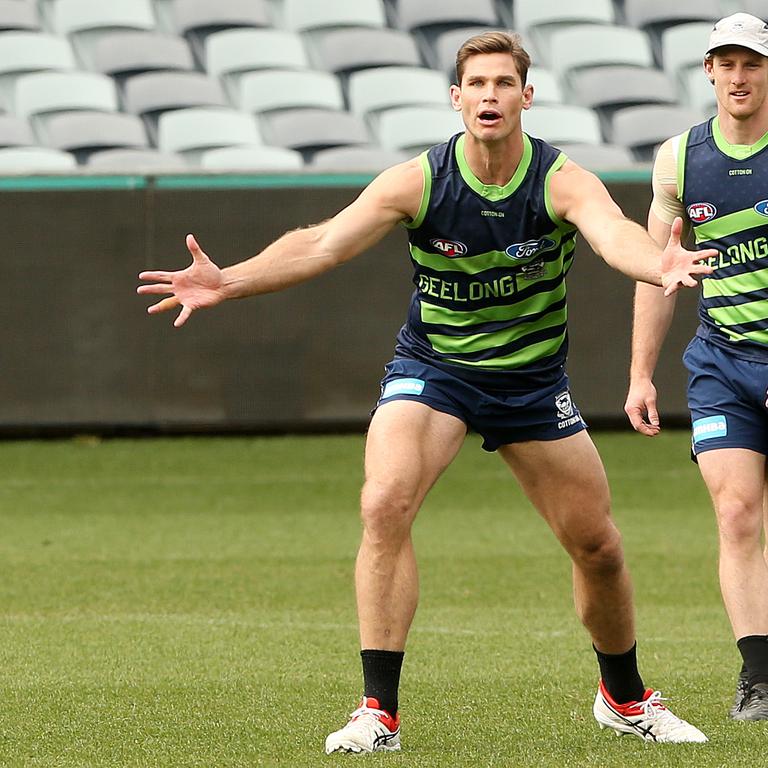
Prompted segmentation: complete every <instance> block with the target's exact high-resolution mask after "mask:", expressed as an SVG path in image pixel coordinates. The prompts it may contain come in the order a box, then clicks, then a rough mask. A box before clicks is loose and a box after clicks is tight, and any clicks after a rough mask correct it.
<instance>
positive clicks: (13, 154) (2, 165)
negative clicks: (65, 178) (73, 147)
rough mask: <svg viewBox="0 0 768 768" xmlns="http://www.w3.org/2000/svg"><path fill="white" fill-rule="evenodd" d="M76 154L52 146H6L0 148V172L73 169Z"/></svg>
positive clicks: (18, 172) (24, 172)
mask: <svg viewBox="0 0 768 768" xmlns="http://www.w3.org/2000/svg"><path fill="white" fill-rule="evenodd" d="M76 167H77V160H76V159H75V156H74V155H72V154H70V153H69V152H64V151H62V150H58V149H51V148H50V147H6V148H3V149H0V174H4V175H7V174H24V175H26V174H30V173H49V172H62V171H64V172H66V171H72V170H74V169H75V168H76Z"/></svg>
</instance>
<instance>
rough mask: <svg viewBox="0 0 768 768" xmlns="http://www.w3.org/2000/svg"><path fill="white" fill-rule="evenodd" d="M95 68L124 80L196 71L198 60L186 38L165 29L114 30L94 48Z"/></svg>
mask: <svg viewBox="0 0 768 768" xmlns="http://www.w3.org/2000/svg"><path fill="white" fill-rule="evenodd" d="M90 65H91V68H92V69H94V70H95V71H96V72H102V73H103V74H105V75H110V76H111V77H114V78H115V79H116V80H117V81H118V82H122V81H123V80H124V79H125V78H126V77H130V76H131V75H138V74H141V73H142V72H155V71H174V70H178V71H187V72H189V71H192V70H194V69H195V62H194V59H193V58H192V51H191V50H190V48H189V45H188V44H187V41H186V40H185V39H184V38H183V37H178V36H176V35H170V34H167V33H164V32H137V31H130V32H110V33H107V34H104V35H101V36H100V37H99V39H98V40H97V41H96V42H95V44H94V46H93V49H92V51H91V61H90Z"/></svg>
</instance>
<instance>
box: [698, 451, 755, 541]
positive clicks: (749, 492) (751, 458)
mask: <svg viewBox="0 0 768 768" xmlns="http://www.w3.org/2000/svg"><path fill="white" fill-rule="evenodd" d="M696 460H697V462H698V464H699V469H700V471H701V476H702V477H703V478H704V483H705V484H706V486H707V490H708V491H709V494H710V496H711V497H712V502H713V504H714V507H715V512H716V513H717V516H718V519H720V520H721V522H722V520H723V518H724V517H725V516H732V515H737V516H741V517H743V518H745V519H744V521H743V524H744V525H746V526H747V527H749V528H752V529H754V531H755V532H756V533H758V532H759V531H760V528H761V524H762V520H763V499H764V492H765V469H766V464H765V456H763V455H762V454H761V453H757V452H755V451H751V450H748V449H746V448H722V449H720V450H715V451H705V452H703V453H699V454H698V455H697V456H696Z"/></svg>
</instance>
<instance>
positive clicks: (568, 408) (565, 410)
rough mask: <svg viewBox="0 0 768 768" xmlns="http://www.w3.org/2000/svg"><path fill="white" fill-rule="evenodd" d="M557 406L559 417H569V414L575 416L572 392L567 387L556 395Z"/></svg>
mask: <svg viewBox="0 0 768 768" xmlns="http://www.w3.org/2000/svg"><path fill="white" fill-rule="evenodd" d="M555 408H557V418H558V419H567V418H568V417H569V416H573V403H572V402H571V393H570V392H569V391H568V390H567V389H566V390H565V392H561V393H560V394H559V395H557V396H556V397H555Z"/></svg>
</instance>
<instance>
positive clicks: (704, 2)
mask: <svg viewBox="0 0 768 768" xmlns="http://www.w3.org/2000/svg"><path fill="white" fill-rule="evenodd" d="M766 11H768V6H765V4H763V13H766ZM624 13H625V15H626V18H627V21H628V22H629V23H630V24H631V25H632V26H634V27H637V28H638V29H641V30H643V31H644V32H646V33H647V34H648V35H649V36H650V39H651V41H652V44H653V51H654V55H655V58H656V62H657V63H658V64H659V65H661V63H662V57H663V45H662V36H663V33H664V31H665V30H666V29H668V28H671V27H673V26H675V25H678V24H686V23H691V22H706V23H709V25H710V29H711V26H712V24H713V23H714V22H715V21H717V20H718V19H719V18H720V17H721V16H723V15H725V14H723V13H722V9H721V7H720V1H719V0H676V1H675V2H674V3H672V2H669V0H624ZM702 55H703V51H702Z"/></svg>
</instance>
